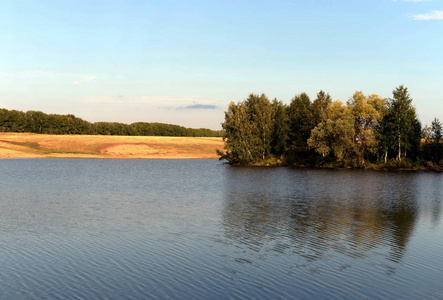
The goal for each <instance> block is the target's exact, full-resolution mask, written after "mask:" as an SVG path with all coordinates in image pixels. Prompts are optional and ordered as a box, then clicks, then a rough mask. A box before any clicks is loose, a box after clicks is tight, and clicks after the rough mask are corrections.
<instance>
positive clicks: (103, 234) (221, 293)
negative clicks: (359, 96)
mask: <svg viewBox="0 0 443 300" xmlns="http://www.w3.org/2000/svg"><path fill="white" fill-rule="evenodd" d="M0 170H1V172H0V188H1V194H0V195H1V196H0V197H1V198H0V265H1V269H0V298H1V299H73V298H75V299H312V298H315V299H366V298H370V299H377V298H379V299H381V298H384V299H387V298H390V299H394V298H396V299H405V298H406V299H436V298H437V299H439V298H440V299H441V298H443V280H442V277H443V276H442V270H443V223H442V220H441V215H442V199H443V174H440V173H431V172H400V171H398V172H384V171H371V170H310V169H291V168H260V167H234V166H229V165H225V164H222V163H220V162H218V161H217V160H99V159H97V160H96V159H84V160H83V159H22V160H14V159H12V160H0Z"/></svg>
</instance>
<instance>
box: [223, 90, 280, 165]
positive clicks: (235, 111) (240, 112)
mask: <svg viewBox="0 0 443 300" xmlns="http://www.w3.org/2000/svg"><path fill="white" fill-rule="evenodd" d="M222 127H223V129H224V131H225V135H224V137H223V139H224V141H225V149H226V152H225V154H223V155H222V157H221V158H224V159H227V160H228V161H229V162H231V163H250V162H256V161H259V160H265V159H267V158H268V157H269V155H270V152H271V141H272V133H273V125H272V105H271V102H270V101H269V99H268V98H267V97H266V96H265V95H264V94H262V95H261V96H258V95H255V94H250V95H249V97H248V98H247V99H246V100H245V101H243V102H239V103H237V104H235V103H234V102H231V103H230V104H229V107H228V111H227V112H225V122H223V123H222ZM219 154H221V152H219Z"/></svg>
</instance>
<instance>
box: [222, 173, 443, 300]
mask: <svg viewBox="0 0 443 300" xmlns="http://www.w3.org/2000/svg"><path fill="white" fill-rule="evenodd" d="M225 181H226V184H225V187H226V188H227V189H228V190H229V192H228V193H226V201H225V204H224V208H223V226H224V228H225V237H226V238H227V239H228V240H233V241H235V243H238V244H242V245H244V247H246V248H247V249H250V250H253V251H256V252H259V253H267V254H268V255H270V254H271V253H281V254H285V255H289V256H292V257H293V258H294V260H293V261H296V263H295V265H296V266H297V267H299V268H300V267H301V268H306V269H308V270H309V271H311V272H314V273H316V274H322V273H324V275H325V276H328V275H331V276H333V274H334V273H335V272H337V271H341V270H345V269H351V268H357V269H360V270H361V272H363V274H365V275H367V276H370V275H371V274H377V277H376V278H378V276H379V274H382V273H383V274H386V275H387V276H391V275H393V274H395V273H396V272H397V269H399V268H400V269H401V268H403V267H404V263H402V260H403V259H404V257H405V255H406V253H407V251H408V246H409V243H410V241H411V239H412V238H413V236H414V232H415V230H416V227H417V224H418V222H419V220H420V219H421V221H422V222H425V221H426V219H427V217H428V216H429V213H430V216H431V218H429V219H430V221H431V223H432V224H433V226H435V227H437V225H438V220H439V218H440V208H441V199H442V177H441V176H440V174H433V173H429V174H424V173H421V174H420V175H418V174H417V173H413V172H403V173H402V172H393V173H386V172H374V171H363V170H293V169H264V168H246V167H239V168H237V167H231V168H229V169H228V170H227V172H226V174H225ZM424 185H425V186H424ZM428 197H430V198H431V199H429V198H428ZM429 205H430V207H428V206H429ZM420 210H422V211H420ZM420 214H422V215H421V216H420ZM439 246H441V245H439ZM440 250H441V249H440ZM408 259H409V260H408V261H407V264H408V265H409V264H411V265H413V266H416V264H420V263H422V262H419V261H418V260H417V261H414V259H412V260H411V259H410V258H408ZM291 263H292V262H291ZM428 263H429V262H428ZM289 264H290V263H289ZM431 264H432V262H431ZM280 267H281V268H286V267H288V265H287V264H286V265H285V266H283V265H282V266H280ZM328 273H329V274H328ZM363 274H360V275H363ZM354 275H355V274H353V275H352V276H350V277H346V276H345V277H343V279H346V280H350V281H357V282H358V281H359V280H365V278H364V276H362V277H361V278H360V279H356V277H354ZM379 279H380V282H378V283H382V282H383V280H386V278H384V277H379ZM405 280H406V281H407V280H411V278H407V276H406V278H405ZM354 283H355V282H354ZM359 283H360V284H361V283H362V282H361V281H360V282H359ZM365 284H366V285H368V287H367V288H369V289H373V290H376V289H379V288H381V289H383V286H384V285H383V284H381V286H380V285H379V286H377V283H374V282H373V283H369V284H368V283H367V282H366V283H365ZM384 288H385V289H386V290H389V289H391V290H392V291H393V293H394V294H395V293H396V292H399V289H398V288H396V287H394V288H393V287H388V286H385V287H384ZM402 288H403V287H402ZM440 289H441V287H440ZM362 291H363V292H362V294H361V295H360V296H362V295H367V294H369V295H370V294H371V293H369V292H368V291H364V289H362ZM344 295H345V294H344ZM381 295H383V294H379V295H378V296H381ZM354 296H355V295H354Z"/></svg>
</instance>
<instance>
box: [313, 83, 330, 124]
mask: <svg viewBox="0 0 443 300" xmlns="http://www.w3.org/2000/svg"><path fill="white" fill-rule="evenodd" d="M330 104H332V98H331V96H330V95H329V93H325V92H324V91H322V90H321V91H320V92H318V94H317V98H316V99H315V100H314V102H313V103H312V112H313V117H314V126H317V125H318V124H319V123H320V122H322V121H324V120H326V119H327V118H328V116H327V108H328V105H330Z"/></svg>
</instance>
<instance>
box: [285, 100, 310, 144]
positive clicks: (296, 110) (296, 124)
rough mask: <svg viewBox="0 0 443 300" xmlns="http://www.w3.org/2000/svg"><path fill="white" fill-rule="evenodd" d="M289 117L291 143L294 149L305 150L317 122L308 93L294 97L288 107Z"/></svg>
mask: <svg viewBox="0 0 443 300" xmlns="http://www.w3.org/2000/svg"><path fill="white" fill-rule="evenodd" d="M288 119H289V134H288V135H289V144H290V146H291V147H292V148H293V149H298V151H305V150H306V149H307V146H308V144H307V141H308V139H309V137H310V135H311V130H312V129H313V128H314V127H315V126H316V125H317V124H315V120H314V115H313V111H312V104H311V100H310V99H309V96H308V95H307V94H306V93H301V94H299V95H296V96H295V97H294V98H292V100H291V103H290V104H289V108H288Z"/></svg>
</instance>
